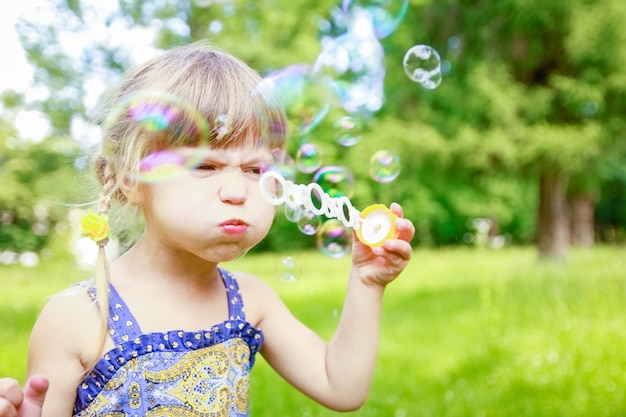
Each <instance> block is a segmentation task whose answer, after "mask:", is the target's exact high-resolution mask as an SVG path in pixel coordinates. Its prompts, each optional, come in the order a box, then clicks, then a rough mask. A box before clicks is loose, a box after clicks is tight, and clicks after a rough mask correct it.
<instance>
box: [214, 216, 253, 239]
mask: <svg viewBox="0 0 626 417" xmlns="http://www.w3.org/2000/svg"><path fill="white" fill-rule="evenodd" d="M220 227H221V228H222V230H223V231H224V233H225V234H227V235H230V236H241V235H243V234H244V233H246V230H248V224H247V223H246V222H244V221H243V220H240V219H230V220H226V221H225V222H223V223H221V224H220Z"/></svg>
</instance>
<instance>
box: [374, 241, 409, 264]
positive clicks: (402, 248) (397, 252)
mask: <svg viewBox="0 0 626 417" xmlns="http://www.w3.org/2000/svg"><path fill="white" fill-rule="evenodd" d="M382 247H383V248H384V249H385V252H386V253H387V254H389V256H388V257H390V258H391V257H395V258H396V259H397V260H398V262H403V261H408V260H410V259H411V256H412V255H413V248H412V247H411V245H410V244H409V243H408V242H407V241H404V240H400V239H389V240H387V241H385V243H384V245H383V246H382ZM381 255H382V253H381Z"/></svg>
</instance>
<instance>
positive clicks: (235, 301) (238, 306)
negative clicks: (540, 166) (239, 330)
mask: <svg viewBox="0 0 626 417" xmlns="http://www.w3.org/2000/svg"><path fill="white" fill-rule="evenodd" d="M219 271H220V275H221V276H222V279H223V280H224V285H225V286H226V294H227V295H228V315H229V316H230V319H231V320H244V321H245V320H246V315H245V313H244V308H243V300H242V298H241V291H239V284H238V283H237V280H236V279H235V277H234V276H233V274H231V273H230V272H228V271H226V270H223V269H221V268H220V269H219Z"/></svg>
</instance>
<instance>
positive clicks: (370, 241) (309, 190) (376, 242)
mask: <svg viewBox="0 0 626 417" xmlns="http://www.w3.org/2000/svg"><path fill="white" fill-rule="evenodd" d="M267 181H272V183H269V184H268V182H267ZM259 186H260V189H261V194H262V195H263V197H264V198H265V200H266V201H267V202H268V203H270V204H272V205H275V206H278V205H280V204H286V205H287V206H289V208H291V209H294V210H295V209H297V208H299V207H304V208H305V209H307V210H310V211H311V213H313V214H315V215H317V216H320V215H323V216H326V217H328V218H336V219H337V220H339V221H340V222H341V223H342V224H343V225H344V226H346V227H349V228H352V229H354V230H355V231H356V235H357V237H358V239H359V240H360V241H361V242H363V243H364V244H365V245H367V246H370V247H374V246H382V245H383V244H384V243H385V241H386V240H387V239H395V238H396V237H398V233H397V231H396V228H395V226H394V223H395V220H396V219H397V218H398V216H397V215H396V214H395V213H393V212H392V211H391V210H390V209H389V208H387V207H386V206H385V205H384V204H373V205H371V206H368V207H366V208H365V209H364V210H363V211H359V210H358V209H356V208H355V207H354V206H353V205H352V202H351V201H350V199H349V198H348V197H346V196H341V197H331V196H330V195H328V194H327V193H326V192H324V190H323V189H322V187H321V186H320V185H319V184H317V183H310V184H295V183H294V182H292V181H290V180H287V179H285V178H284V177H283V176H282V175H281V174H280V173H278V172H276V171H266V172H264V173H263V174H262V175H261V178H260V180H259ZM272 189H273V190H274V192H272V193H270V191H269V190H272ZM314 199H316V200H319V201H317V205H316V204H315V203H314V201H313V200H314Z"/></svg>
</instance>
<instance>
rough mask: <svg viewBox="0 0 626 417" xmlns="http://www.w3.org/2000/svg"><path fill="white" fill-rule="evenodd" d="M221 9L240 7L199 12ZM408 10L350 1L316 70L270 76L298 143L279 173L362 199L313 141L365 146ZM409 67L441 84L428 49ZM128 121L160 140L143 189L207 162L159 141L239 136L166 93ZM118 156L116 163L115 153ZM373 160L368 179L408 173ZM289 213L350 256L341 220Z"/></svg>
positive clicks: (326, 35) (289, 268) (288, 273)
mask: <svg viewBox="0 0 626 417" xmlns="http://www.w3.org/2000/svg"><path fill="white" fill-rule="evenodd" d="M214 4H220V5H221V7H224V8H225V10H226V9H228V10H231V9H232V8H233V7H234V4H233V3H232V2H230V1H223V0H221V1H216V0H194V5H195V7H209V6H211V5H214ZM408 6H409V0H343V1H342V3H341V7H339V8H336V9H333V10H332V12H331V17H330V18H329V20H325V21H324V22H322V24H320V29H321V32H322V33H321V34H322V39H321V50H320V53H319V55H318V56H317V57H316V59H315V60H314V61H313V62H312V63H296V64H293V65H290V66H287V67H285V68H283V69H279V70H275V71H273V72H271V73H269V74H267V75H266V76H265V77H264V78H263V80H262V82H261V84H260V85H259V88H258V91H265V89H268V90H271V91H272V92H273V94H274V95H275V96H277V97H278V99H279V100H280V102H281V105H282V106H283V107H284V110H285V112H286V114H287V120H288V126H286V130H287V132H288V133H289V135H290V140H291V141H292V142H295V143H296V144H297V149H296V151H295V155H294V157H293V158H292V157H291V156H290V155H289V154H287V152H284V151H281V152H276V153H275V154H274V155H273V156H274V162H273V165H272V167H271V169H274V170H276V171H278V172H279V173H280V174H281V175H282V176H283V177H284V178H286V179H290V180H295V178H296V176H297V175H302V174H304V175H308V176H310V178H311V181H312V182H315V183H317V184H319V186H320V187H321V188H322V189H323V190H324V192H325V193H327V194H328V195H330V196H331V197H341V196H346V197H348V198H350V197H351V196H352V195H353V193H354V181H355V176H354V174H353V173H352V172H351V171H350V170H349V169H348V168H346V167H344V166H337V165H332V164H328V163H327V162H326V161H325V160H324V159H325V152H324V151H325V149H327V148H324V147H322V146H320V145H318V144H317V143H316V141H315V140H314V138H315V135H316V134H318V132H320V131H322V132H331V134H332V135H333V139H334V142H335V143H336V144H337V145H339V146H340V147H341V148H351V147H355V146H357V145H358V144H360V143H361V142H362V138H363V135H364V133H365V131H366V128H367V126H368V122H369V121H370V120H371V117H372V115H373V114H374V113H375V112H376V111H378V110H379V109H380V108H381V107H382V105H383V103H384V101H385V97H384V88H383V84H384V79H385V74H386V69H385V54H384V52H385V51H384V48H383V47H382V44H381V40H382V39H384V38H386V37H388V36H390V35H391V34H392V33H393V32H394V31H395V30H396V29H397V28H398V26H399V25H400V24H401V22H402V21H403V19H404V17H405V16H406V13H407V10H408ZM231 11H232V10H231ZM214 23H215V22H212V25H213V24H214ZM218 23H220V27H221V22H218ZM214 26H215V28H214V29H212V30H217V31H219V30H221V29H220V28H218V24H217V23H215V25H214ZM403 65H404V70H405V72H406V74H407V75H408V77H409V78H410V79H411V80H413V81H415V82H417V83H419V84H421V85H422V86H423V87H424V88H427V89H434V88H436V87H437V86H438V85H439V84H440V83H441V79H442V67H441V61H440V58H439V54H438V53H437V51H435V50H434V49H433V48H431V47H429V46H426V45H415V46H412V47H411V48H410V49H409V50H408V51H407V52H406V55H405V57H404V62H403ZM251 94H253V95H254V94H256V92H251ZM261 96H262V95H261ZM120 119H123V120H124V122H125V123H131V124H133V127H134V128H135V129H136V131H137V132H138V133H141V134H143V135H145V137H147V138H150V137H153V138H154V146H152V148H154V151H153V152H152V153H150V154H148V155H147V156H146V157H145V158H143V159H142V160H141V161H140V162H139V164H138V166H134V167H131V168H129V169H128V170H129V172H128V175H130V176H131V177H133V178H134V179H135V180H137V181H139V182H144V183H154V182H158V181H163V180H167V179H170V178H174V177H176V176H179V175H181V174H183V173H185V172H188V171H189V170H191V169H193V168H194V167H195V166H197V164H198V163H199V162H200V159H201V158H202V157H203V156H202V152H197V153H182V152H180V151H177V150H176V149H175V148H172V147H167V146H162V147H160V146H159V141H160V140H162V139H163V138H164V137H166V138H167V141H166V143H175V144H180V145H193V146H194V147H197V148H199V149H200V150H201V149H202V148H203V147H205V146H206V147H208V146H209V145H210V141H211V140H212V138H214V137H216V136H224V135H228V134H229V133H230V131H231V127H230V121H229V120H228V115H226V114H224V115H218V116H217V117H215V118H214V120H207V118H206V117H204V116H203V115H201V114H199V112H198V110H197V109H195V108H193V107H192V106H190V105H189V104H187V103H185V102H183V101H182V100H180V99H178V98H177V97H174V96H171V95H167V94H163V93H157V92H144V93H141V94H138V95H136V96H133V97H131V98H130V99H128V100H127V101H126V102H125V103H123V105H122V106H120V107H119V108H118V109H116V111H114V112H113V113H112V116H111V119H110V120H108V121H107V125H108V126H115V125H116V123H117V122H118V121H119V120H120ZM268 124H269V125H271V123H268ZM322 126H323V127H324V129H322ZM106 127H107V126H105V128H106ZM282 128H285V127H281V129H282ZM270 130H271V126H270ZM110 155H111V156H112V158H113V159H114V158H115V156H113V155H115V153H114V152H111V153H110ZM114 162H115V163H119V165H120V167H127V166H128V163H127V162H128V161H115V160H114ZM368 162H369V175H370V177H371V179H373V180H374V181H376V182H379V183H382V184H386V183H390V182H392V181H394V180H395V179H396V178H397V177H398V176H399V174H400V170H401V161H400V157H399V156H398V154H397V153H395V152H393V151H391V150H388V149H382V150H379V151H377V152H375V153H374V154H373V155H371V158H370V160H369V161H368ZM284 215H285V217H286V218H287V219H288V220H289V221H291V222H293V223H294V224H296V225H297V228H298V230H299V231H300V232H302V233H303V234H305V235H309V236H314V237H315V239H316V243H317V247H318V249H319V250H320V251H321V252H322V253H323V254H325V255H327V256H328V257H331V258H340V257H342V256H344V255H345V254H346V253H348V252H349V250H350V246H351V243H352V242H351V239H352V230H351V229H348V228H346V227H345V226H344V225H343V224H342V223H341V222H339V221H337V220H336V219H323V218H321V217H320V216H317V215H314V214H313V213H311V212H308V211H307V210H306V209H303V208H298V209H293V208H289V207H287V205H285V208H284ZM298 265H299V264H298V262H297V261H296V260H294V259H293V258H285V259H283V260H281V262H280V265H279V266H277V268H276V269H277V274H278V276H279V278H280V279H281V281H284V282H292V281H294V280H295V277H296V276H297V275H298V273H299V272H298V271H299V269H300V267H299V266H298Z"/></svg>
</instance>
